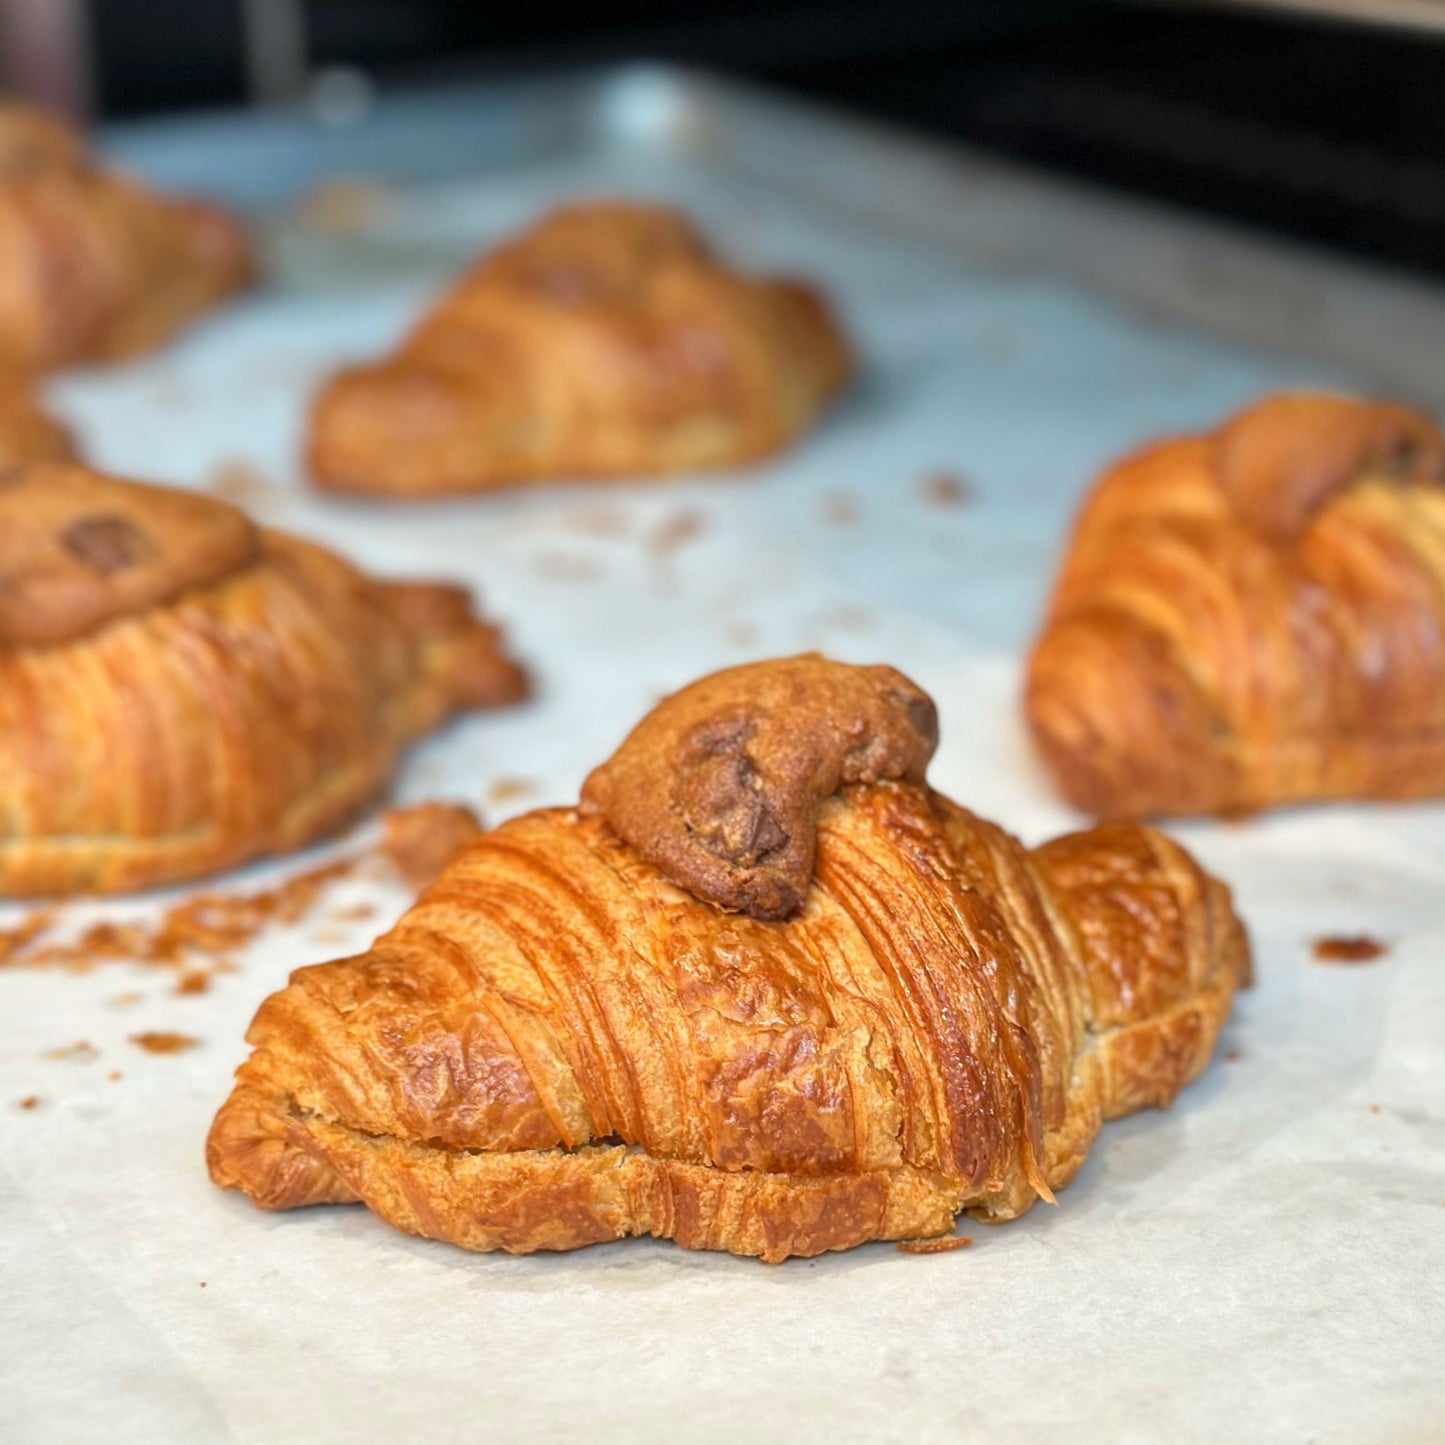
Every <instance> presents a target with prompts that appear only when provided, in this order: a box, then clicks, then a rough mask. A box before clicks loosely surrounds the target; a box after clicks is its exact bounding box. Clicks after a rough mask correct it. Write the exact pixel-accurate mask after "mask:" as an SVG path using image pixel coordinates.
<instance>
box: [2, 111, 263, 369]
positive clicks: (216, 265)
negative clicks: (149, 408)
mask: <svg viewBox="0 0 1445 1445" xmlns="http://www.w3.org/2000/svg"><path fill="white" fill-rule="evenodd" d="M251 271H252V262H251V255H250V247H249V243H248V241H247V239H246V236H245V234H244V232H243V231H242V230H241V227H240V225H239V223H238V222H237V221H236V220H235V218H234V217H232V216H231V215H230V214H229V213H227V212H226V211H224V210H222V209H221V208H220V207H218V206H214V205H210V204H208V203H206V202H203V201H195V200H186V199H174V198H171V197H166V196H159V195H155V194H153V193H152V192H150V191H149V190H147V189H145V188H144V187H143V186H141V185H139V184H137V183H136V182H134V181H130V180H127V179H124V178H122V177H121V176H119V175H117V174H115V173H114V172H112V171H108V170H105V169H102V168H101V167H99V166H96V165H94V164H92V163H91V161H90V160H89V159H88V158H87V156H86V155H85V152H84V149H83V147H82V144H81V140H80V137H79V136H78V135H76V134H75V133H74V132H73V131H71V130H69V129H67V128H66V127H65V126H63V125H61V124H60V123H59V122H58V121H55V120H52V119H50V118H48V117H46V116H44V115H42V114H40V113H39V112H37V111H33V110H28V109H25V108H23V107H20V106H14V105H6V106H0V359H3V362H4V364H5V365H7V366H11V367H15V368H17V369H21V370H27V371H29V370H38V369H41V368H48V367H55V366H65V365H70V364H73V363H76V362H83V361H97V360H108V359H111V358H114V357H120V356H127V355H130V354H132V353H135V352H139V351H145V350H148V349H150V348H151V347H154V346H158V345H160V344H161V343H162V342H164V341H166V340H167V339H168V338H169V337H170V336H171V335H172V334H173V333H174V332H176V331H178V330H179V329H180V328H181V327H182V326H183V325H184V324H185V323H186V322H188V321H190V320H191V319H192V318H193V317H195V316H196V315H197V314H198V313H200V312H202V311H204V310H206V309H207V308H209V307H211V306H213V305H214V304H215V303H216V302H217V301H219V300H220V299H221V298H222V297H223V296H225V295H227V294H228V293H229V292H232V291H235V290H236V289H238V288H239V287H241V286H244V285H245V284H246V283H247V282H248V281H249V280H250V278H251Z"/></svg>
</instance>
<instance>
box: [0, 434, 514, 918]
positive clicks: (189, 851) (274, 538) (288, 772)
mask: <svg viewBox="0 0 1445 1445" xmlns="http://www.w3.org/2000/svg"><path fill="white" fill-rule="evenodd" d="M524 687H525V682H524V678H523V676H522V674H521V672H520V670H519V669H518V668H517V666H516V665H515V664H514V663H513V662H511V661H510V660H509V659H508V658H507V657H506V656H505V654H504V653H503V651H502V649H501V646H500V643H499V639H498V635H497V633H496V630H495V629H494V628H492V627H490V626H488V625H487V624H485V623H483V622H480V621H478V620H477V619H476V617H475V616H473V614H472V612H471V608H470V605H469V602H468V599H467V596H466V594H465V593H464V592H463V591H461V590H460V589H458V588H453V587H447V586H442V585H436V584H429V583H393V582H379V581H375V580H373V579H371V578H369V577H366V576H364V575H363V574H362V573H360V572H358V571H357V570H356V569H355V568H354V567H352V566H350V565H349V564H348V563H346V562H344V561H342V560H341V559H340V558H339V557H337V556H335V555H334V554H332V553H330V552H327V551H325V550H323V549H322V548H320V547H317V546H314V545H312V544H311V543H309V542H303V541H302V540H300V539H299V538H296V537H290V536H287V535H285V534H283V533H280V532H270V531H265V530H263V529H261V528H258V527H256V526H254V525H253V524H252V523H251V522H250V521H249V520H248V519H247V518H246V517H245V516H244V515H243V514H242V513H241V512H239V511H237V510H236V509H235V508H233V507H230V506H227V505H226V504H224V503H222V502H219V501H216V500H214V499H212V498H209V497H204V496H201V495H198V494H195V493H190V492H183V491H176V490H172V489H169V488H164V487H150V486H145V485H142V484H140V483H135V482H124V481H120V480H117V479H115V478H112V477H106V476H102V475H100V474H99V473H96V472H92V471H89V470H87V469H85V468H83V467H78V466H69V465H64V464H58V463H36V464H32V465H30V466H27V467H21V468H16V469H13V470H11V471H10V472H8V473H6V474H5V475H4V476H3V477H0V893H3V894H8V895H17V894H20V895H37V894H57V893H71V892H78V891H94V892H112V891H118V890H126V889H134V888H143V887H148V886H151V885H155V884H161V883H169V882H173V881H176V880H179V879H183V878H191V877H196V876H199V875H201V874H205V873H211V872H214V871H217V870H219V869H222V868H226V867H229V866H231V865H233V864H236V863H240V862H242V861H244V860H246V859H249V858H253V857H256V856H258V855H260V854H264V853H274V852H283V851H286V850H289V849H293V848H297V847H300V846H301V845H303V844H305V843H308V842H310V841H312V840H313V839H315V838H317V837H319V836H320V835H322V834H324V833H326V832H328V831H330V830H332V829H335V828H337V827H339V826H340V825H341V824H343V823H344V822H346V821H347V820H348V819H349V818H350V817H351V816H353V815H354V814H355V813H356V812H357V810H358V809H359V808H360V807H361V806H362V805H363V804H364V803H366V802H367V801H368V800H370V799H371V798H372V797H374V796H375V795H376V794H377V793H378V792H380V791H381V790H382V789H383V788H384V786H385V784H386V782H387V780H388V778H389V777H390V774H391V772H392V769H393V766H394V765H395V762H396V760H397V756H398V754H399V752H400V750H401V748H402V746H403V745H404V744H405V743H407V742H408V741H410V740H411V739H413V738H415V737H417V736H419V735H420V734H422V733H424V732H427V731H428V730H430V729H432V728H434V727H436V726H437V725H438V724H439V723H440V722H441V721H442V720H443V719H444V718H445V717H447V716H448V715H449V714H450V713H452V712H453V711H455V710H457V709H459V708H469V707H486V706H491V705H494V704H498V703H503V702H508V701H510V700H512V699H513V698H516V697H518V696H520V695H521V694H522V692H523V690H524Z"/></svg>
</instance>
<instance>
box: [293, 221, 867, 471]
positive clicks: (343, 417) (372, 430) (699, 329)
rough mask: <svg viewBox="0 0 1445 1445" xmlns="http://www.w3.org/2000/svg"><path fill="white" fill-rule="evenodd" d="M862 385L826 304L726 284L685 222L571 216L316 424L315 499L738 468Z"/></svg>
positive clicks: (312, 456) (359, 370)
mask: <svg viewBox="0 0 1445 1445" xmlns="http://www.w3.org/2000/svg"><path fill="white" fill-rule="evenodd" d="M852 370H853V360H852V356H851V353H850V350H849V346H848V341H847V338H846V337H845V336H844V335H843V332H842V330H841V328H840V326H839V323H838V321H837V319H836V318H835V317H834V315H833V313H832V311H831V310H830V308H829V307H828V305H827V303H826V301H825V300H824V299H823V297H822V296H821V295H820V294H819V292H817V291H816V290H815V289H814V288H813V287H811V286H808V285H806V284H804V283H802V282H799V281H793V280H784V279H776V278H767V277H753V276H745V275H743V274H741V273H739V272H737V271H734V270H732V269H731V268H729V267H728V266H726V265H724V264H723V263H722V262H721V261H719V260H718V259H717V258H716V257H714V256H713V255H712V254H711V252H709V251H708V249H707V247H706V246H705V245H704V243H703V241H702V238H701V237H700V236H699V235H698V233H697V231H696V230H695V229H694V228H693V226H692V224H691V223H690V222H689V221H688V219H687V218H686V217H685V216H684V215H682V214H681V213H680V212H678V211H675V210H672V209H669V208H668V207H665V206H649V205H641V204H635V203H628V202H622V201H610V202H597V203H593V204H586V205H573V206H564V207H562V208H561V209H559V210H557V211H554V212H553V213H552V214H550V215H548V216H545V217H544V218H543V219H542V220H541V221H539V222H538V223H537V224H536V225H534V226H532V227H531V228H530V229H529V230H527V231H524V232H523V233H522V234H521V235H520V236H518V237H516V238H515V239H514V240H511V241H508V242H507V243H505V244H504V245H502V246H500V247H499V248H498V249H497V250H495V251H493V252H492V253H491V254H489V255H487V256H484V257H482V259H481V260H479V261H478V262H477V263H476V264H475V265H474V266H473V267H472V268H471V270H469V271H468V272H467V274H466V275H465V276H463V277H462V279H461V280H460V281H458V282H457V283H456V285H455V286H453V287H452V288H451V290H450V291H448V292H447V294H446V295H444V296H443V297H442V299H441V300H440V301H439V302H438V303H437V304H436V306H435V307H433V309H432V310H431V312H430V313H429V314H428V315H427V316H426V317H425V318H424V319H423V320H422V322H421V323H420V325H418V326H417V327H416V329H415V330H414V331H413V332H412V334H411V335H410V336H409V337H408V338H407V339H406V341H405V342H404V343H403V344H402V345H401V347H400V348H399V349H398V350H397V351H396V353H395V354H394V355H392V356H390V357H388V358H386V359H385V360H383V361H380V362H377V363H374V364H372V365H367V366H355V367H350V368H347V369H346V370H344V371H341V372H338V373H337V375H336V376H334V377H333V378H332V379H331V381H330V382H329V383H328V384H327V385H326V386H325V387H324V388H323V390H322V391H321V393H320V395H319V396H318V397H317V399H316V402H315V404H314V406H313V408H312V414H311V432H310V440H309V444H308V446H309V461H310V467H311V472H312V475H313V476H314V478H315V479H316V482H317V483H318V485H320V486H322V487H325V488H328V489H331V490H335V491H343V492H365V493H370V494H375V495H378V496H388V497H401V498H405V497H420V496H435V495H441V494H445V493H455V492H474V491H487V490H491V489H493V488H497V487H506V486H516V485H519V484H521V483H525V482H539V481H546V480H549V479H553V478H566V477H596V478H600V477H625V476H638V475H646V474H653V473H668V472H681V471H688V470H694V469H698V468H705V467H729V466H739V465H742V464H744V463H747V462H752V461H756V460H758V459H759V458H762V457H766V456H768V455H770V454H771V453H773V452H776V451H778V450H779V449H781V448H782V447H785V446H787V445H788V444H789V443H791V442H793V441H794V440H796V439H797V438H798V437H799V436H800V435H801V434H802V433H803V432H804V431H806V430H807V428H808V427H809V426H811V425H812V424H813V422H814V420H815V419H816V417H817V416H818V414H819V413H820V412H821V411H822V409H823V407H824V406H825V405H826V404H827V402H828V401H829V400H830V399H831V398H832V397H833V396H834V395H835V394H836V393H837V392H838V391H839V390H840V389H841V388H842V387H843V386H844V385H845V384H846V382H847V381H848V379H849V377H850V375H851V373H852Z"/></svg>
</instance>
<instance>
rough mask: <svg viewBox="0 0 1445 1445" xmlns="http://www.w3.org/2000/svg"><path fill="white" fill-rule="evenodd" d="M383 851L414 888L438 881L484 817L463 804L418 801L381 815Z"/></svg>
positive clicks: (478, 829)
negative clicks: (481, 817)
mask: <svg viewBox="0 0 1445 1445" xmlns="http://www.w3.org/2000/svg"><path fill="white" fill-rule="evenodd" d="M381 825H382V841H381V848H382V852H383V853H384V854H385V855H386V857H387V858H388V860H389V861H390V862H391V864H392V866H393V867H394V868H395V869H396V871H397V872H398V873H400V874H401V876H402V877H403V878H404V879H405V880H406V882H407V883H408V884H410V885H411V887H413V888H417V889H421V888H426V887H428V886H429V885H431V884H432V883H434V882H435V881H436V879H437V878H438V876H439V875H440V874H441V871H442V869H444V868H445V867H446V866H447V864H448V863H450V862H451V861H452V859H453V858H455V857H456V856H457V854H458V853H459V852H461V850H462V849H463V848H465V847H466V846H467V844H468V843H471V842H473V841H474V840H475V839H476V838H478V837H479V836H480V835H481V833H482V824H481V820H480V819H479V818H478V817H477V815H476V814H475V813H474V812H472V810H471V809H470V808H468V807H465V806H463V805H462V804H461V803H418V804H417V805H416V806H415V807H411V808H388V809H387V811H386V812H385V813H384V814H383V815H382V820H381Z"/></svg>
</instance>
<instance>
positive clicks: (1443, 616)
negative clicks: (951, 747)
mask: <svg viewBox="0 0 1445 1445" xmlns="http://www.w3.org/2000/svg"><path fill="white" fill-rule="evenodd" d="M1025 707H1026V711H1027V714H1028V719H1029V723H1030V725H1031V726H1032V728H1033V732H1034V735H1035V737H1036V738H1037V739H1038V742H1039V746H1040V748H1041V749H1042V751H1043V754H1044V757H1045V758H1046V759H1047V761H1048V762H1049V764H1050V766H1051V767H1052V769H1053V772H1054V774H1055V776H1056V777H1057V778H1058V780H1059V783H1060V786H1061V787H1062V789H1063V791H1064V793H1065V794H1066V795H1067V797H1068V798H1069V800H1070V801H1071V802H1073V803H1074V804H1075V805H1076V806H1077V807H1079V808H1081V809H1083V810H1085V811H1086V812H1089V813H1093V814H1095V815H1096V816H1101V817H1121V816H1134V815H1148V814H1183V813H1222V814H1228V813H1241V812H1250V811H1253V810H1255V809H1259V808H1264V807H1268V806H1270V805H1272V804H1277V803H1290V802H1300V801H1305V800H1308V799H1323V798H1425V797H1435V796H1439V795H1441V794H1445V436H1442V434H1441V432H1440V431H1439V429H1438V428H1437V427H1436V426H1435V424H1434V423H1433V422H1432V421H1431V420H1430V419H1429V418H1427V417H1425V416H1422V415H1421V414H1419V413H1418V412H1415V411H1411V410H1409V409H1408V408H1406V407H1403V406H1395V405H1389V404H1384V403H1376V402H1367V401H1358V400H1354V399H1351V398H1348V397H1340V396H1325V395H1313V394H1284V395H1279V396H1272V397H1269V398H1267V399H1265V400H1263V401H1261V402H1259V403H1257V404H1256V405H1254V406H1251V407H1249V408H1247V409H1246V410H1244V411H1242V412H1240V413H1239V414H1238V415H1237V416H1235V417H1233V418H1231V419H1230V420H1229V421H1227V422H1225V423H1224V425H1223V426H1221V427H1220V428H1219V429H1218V430H1217V431H1215V432H1213V433H1211V434H1208V435H1204V436H1188V437H1180V438H1175V439H1173V440H1169V441H1164V442H1159V443H1156V444H1154V445H1153V446H1149V447H1146V448H1144V449H1143V450H1142V451H1140V452H1137V453H1135V454H1134V455H1133V456H1130V457H1127V458H1125V459H1124V460H1123V461H1122V462H1120V463H1118V464H1117V465H1116V466H1114V467H1112V468H1111V469H1110V470H1109V471H1107V472H1106V473H1105V474H1104V476H1103V478H1102V479H1101V480H1100V481H1099V482H1098V484H1097V485H1096V486H1095V488H1094V490H1093V492H1092V493H1091V495H1090V497H1089V499H1088V501H1087V502H1086V503H1085V505H1084V509H1083V512H1082V514H1081V515H1080V517H1079V520H1078V522H1077V524H1076V525H1075V528H1074V533H1073V537H1072V539H1071V541H1070V543H1069V546H1068V550H1067V552H1066V554H1065V557H1064V563H1063V568H1062V571H1061V575H1060V577H1059V581H1058V585H1057V588H1056V590H1055V593H1054V598H1053V602H1052V605H1051V607H1050V610H1049V616H1048V620H1047V622H1046V624H1045V626H1044V630H1043V633H1042V635H1041V636H1040V638H1039V640H1038V643H1037V644H1036V646H1035V647H1034V650H1033V655H1032V658H1031V660H1030V663H1029V670H1028V683H1027V692H1026V699H1025Z"/></svg>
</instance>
